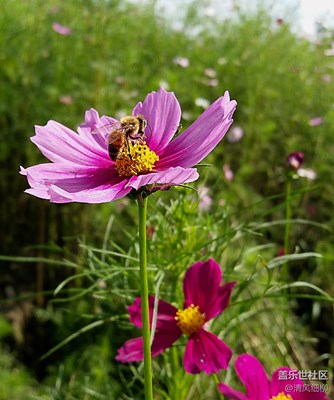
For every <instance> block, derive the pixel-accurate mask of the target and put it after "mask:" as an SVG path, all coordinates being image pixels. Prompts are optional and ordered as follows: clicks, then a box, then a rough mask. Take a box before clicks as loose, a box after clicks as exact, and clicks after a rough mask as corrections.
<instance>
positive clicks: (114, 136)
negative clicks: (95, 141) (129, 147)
mask: <svg viewBox="0 0 334 400" xmlns="http://www.w3.org/2000/svg"><path fill="white" fill-rule="evenodd" d="M122 133H123V132H122V129H114V130H113V131H111V133H109V135H107V138H106V144H108V145H109V144H113V143H114V142H116V141H118V140H122Z"/></svg>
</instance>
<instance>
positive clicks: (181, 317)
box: [175, 304, 205, 336]
mask: <svg viewBox="0 0 334 400" xmlns="http://www.w3.org/2000/svg"><path fill="white" fill-rule="evenodd" d="M175 320H176V321H177V322H176V323H177V325H178V327H179V328H180V329H181V331H182V333H184V334H185V335H188V336H190V335H192V334H193V333H196V332H197V331H198V330H199V329H200V328H201V327H202V326H203V325H204V322H205V317H204V315H203V314H202V313H201V312H200V310H199V306H194V305H193V304H192V305H191V306H189V307H187V308H186V309H184V310H178V311H177V313H176V316H175Z"/></svg>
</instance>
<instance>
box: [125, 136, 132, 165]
mask: <svg viewBox="0 0 334 400" xmlns="http://www.w3.org/2000/svg"><path fill="white" fill-rule="evenodd" d="M126 149H127V151H128V154H129V158H130V160H131V161H132V156H131V152H130V144H129V139H126Z"/></svg>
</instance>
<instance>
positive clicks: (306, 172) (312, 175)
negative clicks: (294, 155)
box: [297, 168, 317, 181]
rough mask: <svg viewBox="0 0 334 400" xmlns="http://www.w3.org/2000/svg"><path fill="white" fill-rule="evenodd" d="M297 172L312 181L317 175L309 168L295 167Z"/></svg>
mask: <svg viewBox="0 0 334 400" xmlns="http://www.w3.org/2000/svg"><path fill="white" fill-rule="evenodd" d="M297 174H298V176H300V177H302V178H306V179H309V180H311V181H313V180H314V179H316V177H317V174H316V172H315V171H314V170H313V169H310V168H299V169H297Z"/></svg>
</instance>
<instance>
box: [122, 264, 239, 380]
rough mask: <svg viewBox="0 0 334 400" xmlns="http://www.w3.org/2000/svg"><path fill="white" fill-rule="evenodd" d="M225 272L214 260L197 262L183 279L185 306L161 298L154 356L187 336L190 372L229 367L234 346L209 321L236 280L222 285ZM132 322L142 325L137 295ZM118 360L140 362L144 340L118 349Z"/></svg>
mask: <svg viewBox="0 0 334 400" xmlns="http://www.w3.org/2000/svg"><path fill="white" fill-rule="evenodd" d="M221 280H222V273H221V269H220V266H219V264H217V263H216V262H215V261H214V260H213V259H210V260H208V261H207V262H202V261H198V262H196V263H195V264H193V265H192V266H191V267H190V268H189V269H188V270H187V272H186V274H185V277H184V281H183V292H184V304H183V309H177V308H176V307H174V306H172V305H171V304H169V303H166V302H165V301H162V300H158V314H157V323H156V331H155V335H154V339H153V343H152V348H151V350H152V356H153V357H155V356H157V355H158V354H160V353H162V352H163V351H164V350H166V349H167V348H168V347H170V346H172V344H173V343H174V342H175V341H176V340H177V339H179V337H180V336H181V335H182V334H185V335H187V336H188V341H187V345H186V349H185V353H184V358H183V363H184V368H185V370H186V371H187V372H188V373H190V374H197V373H199V372H201V371H204V372H205V373H207V374H210V373H215V372H218V371H219V370H221V369H226V368H227V366H228V363H229V361H230V359H231V356H232V351H231V349H230V348H229V347H228V346H227V345H226V344H225V343H224V342H222V341H221V340H220V339H219V338H218V337H217V336H215V335H214V334H212V333H210V332H208V331H207V330H206V329H205V328H206V327H205V324H206V322H208V321H209V320H211V319H212V318H215V317H217V316H218V315H220V314H221V313H222V312H223V311H224V310H225V308H226V307H227V305H228V303H229V299H230V296H231V291H232V288H233V286H234V285H235V282H230V283H227V284H225V285H223V286H221V285H220V284H221ZM154 300H155V299H154V297H153V296H150V297H149V307H150V320H151V322H152V316H153V308H154ZM129 315H130V320H131V322H132V323H133V324H134V325H136V326H137V327H138V328H141V326H142V322H141V300H140V298H139V297H137V298H136V299H135V301H134V304H133V305H131V306H129ZM116 359H117V360H118V361H121V362H123V363H126V362H133V361H141V360H143V359H144V355H143V339H142V338H141V337H138V338H135V339H131V340H128V341H127V342H125V343H124V345H123V346H122V347H121V348H120V349H119V350H118V356H117V357H116Z"/></svg>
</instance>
